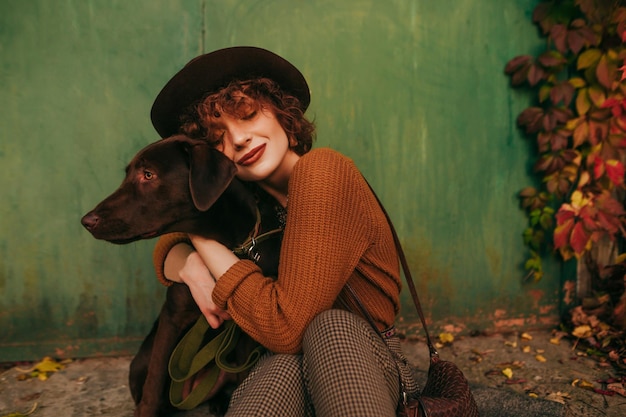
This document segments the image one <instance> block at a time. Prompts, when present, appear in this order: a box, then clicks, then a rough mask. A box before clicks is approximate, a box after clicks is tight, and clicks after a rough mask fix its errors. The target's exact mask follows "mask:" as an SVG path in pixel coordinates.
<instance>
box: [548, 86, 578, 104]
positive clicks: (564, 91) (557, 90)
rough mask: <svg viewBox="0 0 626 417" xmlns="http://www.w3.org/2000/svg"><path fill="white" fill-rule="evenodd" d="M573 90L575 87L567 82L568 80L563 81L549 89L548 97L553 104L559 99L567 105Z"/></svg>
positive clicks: (557, 102)
mask: <svg viewBox="0 0 626 417" xmlns="http://www.w3.org/2000/svg"><path fill="white" fill-rule="evenodd" d="M575 92H576V89H575V88H574V86H573V85H572V84H570V83H569V81H563V82H560V83H558V84H557V85H555V86H554V87H553V88H552V90H550V99H551V100H552V104H554V105H555V106H556V105H557V104H559V103H560V102H561V101H563V105H564V106H569V105H570V103H571V102H572V98H573V97H574V93H575Z"/></svg>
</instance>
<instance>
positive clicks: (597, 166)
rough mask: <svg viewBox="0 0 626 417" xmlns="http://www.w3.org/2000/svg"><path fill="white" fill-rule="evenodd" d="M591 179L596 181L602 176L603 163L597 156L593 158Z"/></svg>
mask: <svg viewBox="0 0 626 417" xmlns="http://www.w3.org/2000/svg"><path fill="white" fill-rule="evenodd" d="M592 164H593V179H594V180H597V179H598V178H600V177H601V176H603V175H604V161H603V160H602V158H600V157H599V156H598V155H594V156H593V161H592Z"/></svg>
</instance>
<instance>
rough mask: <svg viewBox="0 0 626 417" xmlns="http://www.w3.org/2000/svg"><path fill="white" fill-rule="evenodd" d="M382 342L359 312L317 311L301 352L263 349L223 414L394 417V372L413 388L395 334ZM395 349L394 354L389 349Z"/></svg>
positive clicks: (409, 390)
mask: <svg viewBox="0 0 626 417" xmlns="http://www.w3.org/2000/svg"><path fill="white" fill-rule="evenodd" d="M386 344H387V346H385V342H383V340H382V339H381V338H380V336H378V335H377V334H376V333H375V331H374V330H373V329H372V327H371V326H370V325H369V324H368V323H367V322H366V321H365V320H363V319H362V318H360V317H359V316H357V315H355V314H352V313H350V312H347V311H344V310H328V311H325V312H323V313H321V314H319V315H318V316H317V317H316V318H315V319H314V320H313V321H312V322H311V324H310V325H309V327H308V328H307V330H306V332H305V334H304V339H303V346H302V351H303V353H302V354H299V355H287V354H271V353H269V354H266V355H265V356H263V357H262V358H261V359H260V360H259V362H258V363H257V365H256V366H255V368H254V369H253V370H252V372H251V373H250V375H249V376H248V377H247V378H246V379H245V380H244V381H243V383H242V384H241V385H240V386H239V387H238V388H237V389H236V390H235V392H234V393H233V397H232V399H231V402H230V406H229V409H228V413H227V414H226V415H227V416H231V417H234V416H241V417H253V416H263V417H269V416H283V417H285V416H286V417H301V416H302V417H305V416H306V417H312V416H317V417H331V416H337V417H350V416H360V417H367V416H372V417H385V416H395V415H396V408H397V405H398V400H399V392H400V383H399V377H398V371H399V372H400V373H401V374H402V381H403V383H404V385H405V390H406V391H407V393H409V394H412V393H415V392H417V390H418V387H417V385H416V384H415V382H414V380H413V377H412V373H411V369H410V367H409V365H408V363H407V361H406V358H405V357H404V356H403V355H402V352H401V350H400V343H399V340H398V337H397V336H391V337H389V338H386ZM392 352H393V353H392Z"/></svg>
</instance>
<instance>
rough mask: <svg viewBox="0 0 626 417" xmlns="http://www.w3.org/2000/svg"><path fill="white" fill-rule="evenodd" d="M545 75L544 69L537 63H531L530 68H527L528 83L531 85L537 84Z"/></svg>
mask: <svg viewBox="0 0 626 417" xmlns="http://www.w3.org/2000/svg"><path fill="white" fill-rule="evenodd" d="M545 76H546V70H544V69H543V68H541V67H540V66H539V65H537V64H531V65H530V68H529V69H528V77H527V79H528V84H530V85H531V86H535V85H537V83H539V81H541V80H543V79H544V78H545Z"/></svg>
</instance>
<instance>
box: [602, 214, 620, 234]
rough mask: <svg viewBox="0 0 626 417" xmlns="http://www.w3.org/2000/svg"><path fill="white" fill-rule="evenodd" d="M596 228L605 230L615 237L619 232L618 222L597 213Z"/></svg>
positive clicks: (613, 218)
mask: <svg viewBox="0 0 626 417" xmlns="http://www.w3.org/2000/svg"><path fill="white" fill-rule="evenodd" d="M596 219H597V222H598V226H600V228H602V229H603V230H606V231H607V232H608V233H609V234H610V235H615V234H617V233H618V232H619V225H620V221H619V219H617V218H616V217H614V216H611V215H609V214H606V213H604V212H603V211H598V215H597V216H596Z"/></svg>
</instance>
